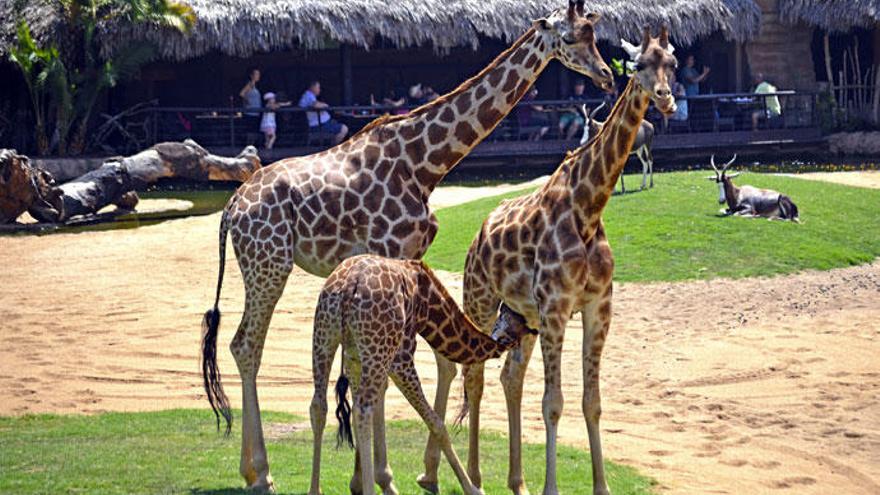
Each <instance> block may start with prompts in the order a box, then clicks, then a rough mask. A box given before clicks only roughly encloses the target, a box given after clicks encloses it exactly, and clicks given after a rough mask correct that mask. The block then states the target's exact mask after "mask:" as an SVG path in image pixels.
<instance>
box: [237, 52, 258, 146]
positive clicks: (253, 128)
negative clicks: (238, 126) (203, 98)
mask: <svg viewBox="0 0 880 495" xmlns="http://www.w3.org/2000/svg"><path fill="white" fill-rule="evenodd" d="M247 77H248V82H247V84H245V85H244V87H243V88H241V91H239V92H238V96H240V97H241V101H242V106H243V107H244V114H243V124H244V128H245V132H247V133H250V134H254V135H256V133H258V132H260V115H261V113H262V112H261V110H262V107H263V102H262V98H261V97H260V90H259V89H257V83H258V82H260V69H258V68H256V67H248V70H247ZM250 144H253V143H250Z"/></svg>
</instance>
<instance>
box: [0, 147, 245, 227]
mask: <svg viewBox="0 0 880 495" xmlns="http://www.w3.org/2000/svg"><path fill="white" fill-rule="evenodd" d="M260 166H261V163H260V156H259V155H258V154H257V149H256V148H255V147H253V146H248V147H246V148H245V149H244V150H242V152H241V153H239V154H238V156H235V157H224V156H218V155H213V154H211V153H208V150H206V149H205V148H202V147H201V146H199V144H198V143H196V142H195V141H193V140H191V139H187V140H186V141H184V142H182V143H170V142H169V143H159V144H156V145H154V146H152V147H150V148H149V149H146V150H144V151H141V152H140V153H137V154H135V155H132V156H128V157H114V158H109V159H107V160H105V161H104V163H103V164H102V165H101V167H100V168H98V169H96V170H93V171H91V172H88V173H86V174H84V175H81V176H79V177H77V178H76V179H73V180H71V181H70V182H66V183H64V184H62V185H61V186H57V185H55V180H54V179H53V177H52V174H50V173H49V172H47V171H45V170H42V169H39V168H37V167H34V166H31V164H30V162H29V160H28V158H27V157H26V156H23V155H18V154H17V153H16V152H15V151H14V150H0V224H2V223H11V222H14V221H15V220H16V219H17V218H18V217H19V216H20V215H21V214H22V213H24V212H25V211H27V212H29V213H30V214H31V216H33V217H34V218H35V219H37V221H39V222H47V223H56V224H57V223H62V222H68V223H69V221H70V219H71V218H73V217H77V216H83V215H94V214H96V213H97V212H98V210H100V209H101V208H103V207H105V206H107V205H116V206H117V207H118V209H119V210H118V212H113V213H111V215H113V216H115V215H117V214H119V213H124V212H127V211H131V210H133V209H134V208H135V206H136V205H137V203H138V201H139V198H138V196H137V193H136V192H135V188H136V187H144V186H146V185H149V184H153V183H155V182H156V181H158V180H159V179H161V178H172V177H182V178H186V179H191V180H200V181H204V180H222V181H240V182H243V181H245V180H247V179H248V178H250V176H251V175H253V173H254V172H256V171H257V170H258V169H259V168H260Z"/></svg>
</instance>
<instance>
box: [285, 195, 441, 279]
mask: <svg viewBox="0 0 880 495" xmlns="http://www.w3.org/2000/svg"><path fill="white" fill-rule="evenodd" d="M358 213H362V212H355V214H358ZM355 216H357V217H360V219H363V216H362V215H355ZM349 217H351V215H345V214H343V215H342V218H341V219H339V221H338V222H337V225H338V228H337V229H336V235H335V237H329V236H320V237H317V236H301V235H300V236H297V239H296V241H295V245H294V261H295V262H296V264H297V265H298V266H299V267H300V268H302V269H303V270H305V271H307V272H309V273H311V274H313V275H317V276H319V277H326V276H328V275H329V274H330V273H331V272H333V270H334V269H335V268H336V266H338V265H339V263H342V262H343V261H344V260H346V259H348V258H350V257H352V256H357V255H359V254H375V255H378V256H384V257H386V258H395V259H421V257H422V256H424V254H425V252H426V251H427V250H428V247H429V246H430V244H431V241H433V239H434V235H435V234H436V232H437V221H436V219H435V218H434V215H433V214H431V213H428V211H427V207H425V215H422V216H421V217H419V218H404V219H401V220H400V221H398V222H396V223H394V224H391V223H389V222H388V221H386V220H384V219H378V218H371V219H370V220H368V221H366V222H364V221H361V222H357V221H355V219H354V218H349ZM316 230H317V231H321V230H322V229H320V228H318V229H316Z"/></svg>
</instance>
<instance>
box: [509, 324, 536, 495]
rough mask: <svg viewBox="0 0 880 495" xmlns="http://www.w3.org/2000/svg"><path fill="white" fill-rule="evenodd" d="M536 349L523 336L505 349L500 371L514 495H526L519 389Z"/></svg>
mask: <svg viewBox="0 0 880 495" xmlns="http://www.w3.org/2000/svg"><path fill="white" fill-rule="evenodd" d="M534 348H535V337H533V336H531V335H529V336H526V337H523V339H522V340H521V341H520V344H519V347H517V348H515V349H512V350H510V351H508V352H507V359H506V360H505V361H504V368H502V370H501V385H502V388H503V389H504V400H505V402H507V429H508V435H509V438H508V441H509V442H510V445H509V454H508V455H509V457H508V465H507V486H508V488H510V490H511V491H512V492H513V493H514V495H528V493H529V490H528V489H527V488H526V482H525V478H524V477H523V472H522V424H521V422H522V416H521V409H522V391H523V379H524V378H525V374H526V368H527V367H528V365H529V359H531V357H532V350H533V349H534Z"/></svg>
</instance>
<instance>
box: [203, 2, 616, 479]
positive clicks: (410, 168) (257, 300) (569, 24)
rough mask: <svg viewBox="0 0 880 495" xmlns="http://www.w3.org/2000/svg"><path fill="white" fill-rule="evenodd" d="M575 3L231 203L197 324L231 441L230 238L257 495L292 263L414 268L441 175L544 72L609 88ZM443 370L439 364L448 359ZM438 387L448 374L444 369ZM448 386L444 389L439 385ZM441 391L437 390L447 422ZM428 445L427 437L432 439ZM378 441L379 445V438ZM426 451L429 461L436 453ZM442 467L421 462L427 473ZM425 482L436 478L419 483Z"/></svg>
mask: <svg viewBox="0 0 880 495" xmlns="http://www.w3.org/2000/svg"><path fill="white" fill-rule="evenodd" d="M583 9H584V2H583V1H570V2H569V4H568V9H565V8H563V9H559V10H556V11H554V12H553V13H551V14H550V15H548V16H547V17H546V18H544V19H540V20H538V21H536V22H535V23H534V24H533V26H532V27H530V28H529V29H528V30H527V31H526V32H525V34H523V35H522V36H521V37H520V38H519V39H518V40H517V41H516V42H515V43H513V45H511V46H510V47H509V48H508V49H507V50H505V51H504V52H503V53H501V54H500V55H499V56H498V57H497V58H496V59H495V60H494V61H492V63H490V64H489V65H488V66H487V67H486V68H485V69H483V70H482V71H481V72H480V73H479V74H477V75H476V76H474V77H473V78H471V79H469V80H467V81H465V82H464V83H462V84H461V85H460V86H459V87H458V88H456V89H455V90H453V91H452V92H450V93H448V94H446V95H443V96H441V97H440V98H438V99H437V100H435V101H433V102H431V103H428V104H426V105H424V106H422V107H420V108H417V109H415V110H413V111H412V112H410V113H408V114H405V115H398V116H385V117H382V118H379V119H377V120H376V121H374V122H373V123H371V124H369V125H367V126H366V127H365V128H364V129H362V130H361V131H360V132H359V133H357V134H355V135H354V136H352V137H351V138H349V139H348V140H347V141H346V142H344V143H342V144H340V145H338V146H335V147H333V148H330V149H328V150H326V151H323V152H321V153H317V154H314V155H309V156H305V157H295V158H289V159H285V160H281V161H279V162H276V163H274V164H271V165H269V166H267V167H264V168H262V169H260V170H258V171H257V172H256V173H255V174H254V175H253V176H252V177H251V178H250V179H249V180H248V181H247V182H245V183H244V184H243V185H242V186H241V187H240V188H239V189H238V190H237V191H236V193H235V194H234V195H233V196H232V198H231V199H230V200H229V203H228V204H227V205H226V208H225V209H224V212H223V216H222V219H221V225H220V275H219V277H218V284H217V297H216V299H215V303H214V307H213V308H212V309H211V310H209V311H208V313H206V315H205V318H204V321H203V332H204V339H203V345H202V369H203V377H204V383H205V391H206V394H207V396H208V400H209V403H210V404H211V406H212V409H213V410H214V411H215V414H218V422H219V416H220V415H222V416H223V417H224V419H225V421H226V425H227V431H228V429H229V427H230V426H229V425H230V424H231V419H232V415H231V408H230V405H229V401H228V399H227V397H226V395H225V392H224V390H223V387H222V384H221V380H220V372H219V369H218V367H217V364H216V345H217V334H218V327H219V324H220V311H219V298H220V288H221V286H222V276H223V269H224V262H225V249H226V247H225V246H226V238H227V234H231V236H232V245H233V248H234V249H235V254H236V257H237V259H238V264H239V267H240V269H241V272H242V278H243V280H244V284H245V307H244V312H243V314H242V319H241V322H240V324H239V326H238V330H237V332H236V334H235V336H234V337H233V339H232V343H231V344H230V349H231V351H232V354H233V356H234V357H235V361H236V364H237V366H238V371H239V375H240V376H241V382H242V397H243V407H242V417H241V423H242V450H241V461H240V466H239V471H240V473H241V475H242V476H243V477H244V479H245V481H246V483H247V485H248V486H249V487H251V488H255V489H268V490H271V489H272V488H273V484H272V478H271V476H270V474H269V462H268V458H267V456H266V448H265V442H264V439H263V431H262V423H261V419H260V411H259V404H258V400H257V385H256V377H257V373H258V371H259V367H260V361H261V357H262V352H263V346H264V342H265V338H266V334H267V331H268V327H269V323H270V321H271V318H272V312H273V311H274V308H275V305H276V303H277V302H278V299H279V298H280V297H281V294H282V292H283V291H284V286H285V284H286V282H287V277H288V275H289V274H290V272H291V270H293V267H294V265H296V266H299V267H300V268H302V269H303V270H305V271H307V272H309V273H311V274H314V275H317V276H322V277H325V276H327V275H329V274H330V273H331V272H332V271H333V269H334V268H336V266H338V265H339V263H341V262H342V261H343V260H345V259H347V258H350V257H352V256H355V255H358V254H364V253H370V254H377V255H381V256H385V257H389V258H400V259H419V258H421V257H422V256H423V255H424V253H425V252H426V251H427V249H428V246H429V245H430V244H431V242H432V241H433V239H434V236H435V234H436V232H437V229H438V225H437V220H436V218H435V216H434V214H433V213H432V212H431V210H430V208H429V206H428V197H429V196H430V194H431V192H432V191H433V190H434V188H435V187H436V185H437V184H438V183H439V182H440V181H441V180H442V179H443V177H444V176H445V175H446V174H447V173H448V172H449V171H450V170H451V169H452V168H453V167H455V165H457V164H458V163H459V162H460V161H461V159H462V158H463V157H464V156H466V155H467V154H468V153H470V151H471V150H472V149H473V148H474V147H475V146H476V145H477V144H478V143H479V142H480V141H482V139H483V138H485V137H486V136H487V135H489V133H491V132H492V130H493V129H494V128H495V127H496V126H497V125H498V123H499V122H500V121H501V120H502V119H503V118H504V117H505V116H506V115H507V114H508V113H509V112H510V111H511V110H512V109H513V108H514V106H515V105H516V104H517V102H519V100H520V99H521V98H522V97H523V95H524V94H525V92H526V90H527V89H528V88H529V87H530V86H531V85H532V84H533V83H534V81H535V80H536V79H537V77H538V75H539V74H540V73H541V72H542V71H543V70H544V68H545V67H546V66H547V64H548V63H549V62H550V61H551V60H553V59H558V60H560V61H561V62H562V63H563V64H564V65H565V66H566V67H569V68H571V69H573V70H575V71H577V72H580V73H582V74H584V75H586V76H588V77H590V78H591V79H593V81H594V82H595V83H596V84H597V85H599V86H603V87H609V86H610V84H611V82H612V81H613V78H612V75H611V71H610V69H609V68H608V66H607V65H606V64H605V62H604V61H603V60H602V57H601V56H600V55H599V52H598V50H597V49H596V38H595V32H594V22H596V21H597V20H598V15H596V14H584V11H583ZM444 363H445V361H444ZM440 374H441V375H442V379H441V380H440V381H441V382H442V383H443V384H448V383H449V382H451V380H452V377H453V376H454V374H455V367H454V366H449V365H446V364H444V365H443V369H441V370H440ZM443 386H444V387H445V386H447V385H443ZM447 395H448V390H443V389H440V390H438V394H437V396H438V397H440V398H441V400H438V401H435V404H434V406H435V407H434V409H435V410H436V411H437V413H438V414H439V415H440V416H441V417H442V416H444V415H445V411H446V396H447ZM432 438H433V437H432ZM377 440H378V441H380V442H384V439H381V438H379V439H377ZM432 446H433V443H432V442H431V441H429V447H431V448H429V449H428V450H429V451H432V452H433V451H434V448H433V447H432ZM435 463H439V454H438V455H437V456H436V459H435V458H434V457H433V456H431V457H426V472H436V470H435V469H434V468H433V465H434V464H435ZM422 481H423V482H424V483H425V484H432V483H433V484H436V481H437V480H436V478H435V479H431V477H430V476H427V477H423V478H422Z"/></svg>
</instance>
